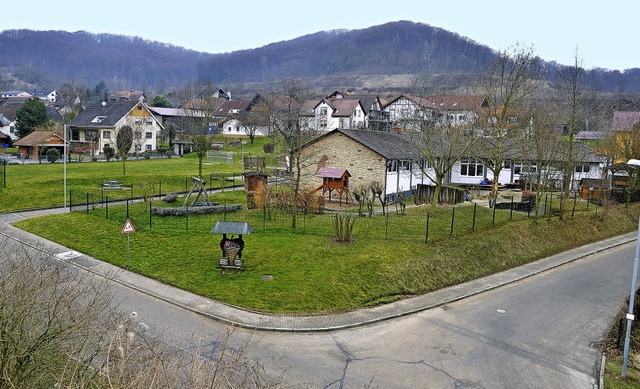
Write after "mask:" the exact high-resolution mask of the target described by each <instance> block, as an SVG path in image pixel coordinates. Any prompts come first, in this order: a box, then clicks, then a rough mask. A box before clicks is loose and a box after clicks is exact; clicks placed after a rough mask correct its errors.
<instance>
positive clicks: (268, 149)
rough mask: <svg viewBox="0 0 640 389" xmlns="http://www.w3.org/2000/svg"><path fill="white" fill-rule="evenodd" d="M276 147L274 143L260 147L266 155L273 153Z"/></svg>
mask: <svg viewBox="0 0 640 389" xmlns="http://www.w3.org/2000/svg"><path fill="white" fill-rule="evenodd" d="M275 148H276V145H275V143H265V144H264V145H263V146H262V150H263V151H264V152H265V153H266V154H271V153H273V151H274V150H275Z"/></svg>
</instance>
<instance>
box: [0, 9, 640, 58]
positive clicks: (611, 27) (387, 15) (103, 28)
mask: <svg viewBox="0 0 640 389" xmlns="http://www.w3.org/2000/svg"><path fill="white" fill-rule="evenodd" d="M27 7H28V8H27ZM639 11H640V2H638V1H637V0H623V1H612V2H592V1H574V0H553V1H552V0H538V1H530V2H519V1H513V0H509V1H508V0H494V1H492V0H489V1H477V0H473V1H471V0H457V1H446V0H438V1H431V0H405V1H399V2H394V1H388V0H386V1H379V0H367V1H356V0H350V1H349V0H346V1H345V0H342V1H329V2H306V1H301V0H297V1H296V0H273V1H264V0H262V1H254V0H245V1H215V0H202V1H195V0H173V1H171V2H168V1H165V0H156V1H143V2H142V1H130V0H128V1H125V0H108V1H87V0H83V1H80V0H64V1H58V2H56V1H41V0H36V1H31V2H22V1H8V2H3V4H2V14H3V18H2V22H1V23H0V29H3V30H5V29H21V28H26V29H32V30H64V31H70V32H74V31H79V30H85V31H89V32H93V33H110V34H121V35H131V36H139V37H141V38H144V39H149V40H154V41H159V42H164V43H171V44H174V45H177V46H183V47H185V48H189V49H194V50H198V51H204V52H209V53H222V52H229V51H234V50H241V49H250V48H256V47H260V46H264V45H266V44H269V43H273V42H279V41H283V40H290V39H293V38H297V37H299V36H301V35H305V34H311V33H314V32H318V31H323V30H332V29H361V28H366V27H371V26H375V25H379V24H383V23H387V22H393V21H398V20H410V21H413V22H421V23H425V24H429V25H432V26H435V27H441V28H443V29H445V30H448V31H451V32H456V33H458V34H460V35H462V36H466V37H468V38H470V39H472V40H474V41H476V42H478V43H481V44H485V45H487V46H489V47H491V48H493V49H496V50H504V49H506V48H508V47H509V46H511V45H513V44H515V43H517V42H520V43H524V44H527V45H533V47H534V50H535V52H536V54H537V55H539V56H540V57H541V58H543V59H544V60H547V61H557V62H559V63H561V64H571V63H573V59H574V54H575V51H576V47H577V48H578V56H579V57H580V58H581V59H582V65H583V66H584V67H585V68H588V69H590V68H594V67H601V68H607V69H618V70H624V69H628V68H634V67H640V50H638V45H637V43H636V42H637V41H636V39H634V38H635V36H636V34H637V26H638V24H639V23H638V21H639V20H640V12H639Z"/></svg>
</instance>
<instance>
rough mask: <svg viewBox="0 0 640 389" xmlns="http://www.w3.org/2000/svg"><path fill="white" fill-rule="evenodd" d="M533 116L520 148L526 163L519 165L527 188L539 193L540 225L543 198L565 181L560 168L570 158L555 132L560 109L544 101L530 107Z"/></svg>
mask: <svg viewBox="0 0 640 389" xmlns="http://www.w3.org/2000/svg"><path fill="white" fill-rule="evenodd" d="M529 112H530V117H529V125H528V127H527V128H526V132H525V134H524V136H525V139H524V141H523V142H522V143H521V144H520V147H522V150H521V152H520V154H521V155H522V160H521V161H518V162H519V163H518V170H517V171H516V173H518V174H519V175H520V179H521V180H522V181H524V183H525V186H526V188H527V189H529V190H531V191H533V192H534V193H535V194H533V196H534V199H535V202H534V220H535V222H537V221H538V218H539V216H540V204H541V202H542V201H541V200H542V198H543V197H544V195H545V194H546V193H548V191H549V190H551V189H552V188H554V187H555V183H556V182H557V181H558V180H560V179H561V178H562V166H559V165H562V161H561V158H562V156H564V155H565V154H566V153H565V150H566V147H565V146H566V144H565V143H566V142H563V141H562V140H561V139H560V136H559V135H558V133H557V131H556V128H555V125H556V123H557V119H558V116H559V112H558V106H557V105H555V104H554V103H553V102H552V101H542V100H540V101H537V102H536V103H534V104H532V105H531V106H530V110H529ZM554 162H555V164H554Z"/></svg>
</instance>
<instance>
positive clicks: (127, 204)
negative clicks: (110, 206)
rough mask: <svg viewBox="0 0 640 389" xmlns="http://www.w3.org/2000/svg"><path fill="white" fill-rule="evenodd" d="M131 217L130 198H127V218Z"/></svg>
mask: <svg viewBox="0 0 640 389" xmlns="http://www.w3.org/2000/svg"><path fill="white" fill-rule="evenodd" d="M128 218H129V199H127V219H128Z"/></svg>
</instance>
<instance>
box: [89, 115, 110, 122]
mask: <svg viewBox="0 0 640 389" xmlns="http://www.w3.org/2000/svg"><path fill="white" fill-rule="evenodd" d="M106 118H107V117H106V116H96V117H94V118H93V119H92V120H91V123H102V122H103V121H104V119H106Z"/></svg>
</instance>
